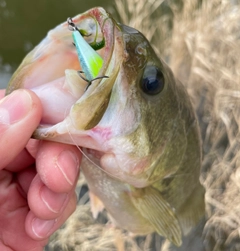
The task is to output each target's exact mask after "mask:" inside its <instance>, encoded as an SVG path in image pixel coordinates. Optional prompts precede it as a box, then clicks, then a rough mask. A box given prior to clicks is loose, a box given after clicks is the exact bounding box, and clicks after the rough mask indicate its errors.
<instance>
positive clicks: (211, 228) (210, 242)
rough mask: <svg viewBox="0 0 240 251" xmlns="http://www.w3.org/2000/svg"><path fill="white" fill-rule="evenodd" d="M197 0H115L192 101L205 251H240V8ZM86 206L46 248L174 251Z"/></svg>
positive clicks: (228, 0)
mask: <svg viewBox="0 0 240 251" xmlns="http://www.w3.org/2000/svg"><path fill="white" fill-rule="evenodd" d="M176 2H177V3H178V4H176ZM199 2H200V1H195V0H185V1H184V4H183V2H181V1H162V0H151V1H150V0H149V1H145V0H142V1H141V0H133V1H127V0H122V1H120V0H116V5H117V9H118V11H119V13H120V16H121V17H122V21H123V23H125V24H129V25H130V26H132V27H135V28H136V29H139V30H140V31H142V33H143V34H145V35H146V37H147V38H148V39H149V40H150V41H152V43H153V45H154V48H155V49H156V50H157V52H158V53H159V55H160V56H161V57H163V58H164V59H165V60H166V61H167V62H168V63H169V64H170V66H171V67H172V69H173V72H174V73H175V75H176V77H177V78H179V79H180V80H181V81H182V82H183V83H184V85H185V86H186V88H187V90H188V92H189V94H190V96H191V97H192V101H193V104H194V107H195V109H196V112H197V115H198V118H199V123H200V128H201V134H202V142H203V154H204V158H203V167H202V175H201V181H202V183H203V185H204V187H205V188H206V215H207V223H206V225H205V228H204V232H203V236H204V243H205V245H206V250H209V251H210V250H240V238H239V230H240V193H239V191H240V167H239V165H240V154H239V153H240V151H239V150H240V137H239V126H240V109H239V107H240V27H239V26H240V3H239V2H238V1H233V0H232V1H231V0H225V1H224V0H222V1H220V0H211V1H210V0H202V1H201V2H202V3H201V4H199ZM159 7H160V8H159ZM157 8H158V10H156V9H157ZM150 16H151V17H152V18H153V20H150V18H149V17H150ZM81 182H82V183H81ZM81 182H80V183H79V184H80V187H81V186H82V184H83V182H84V181H83V180H81ZM85 196H87V195H85ZM83 204H84V203H82V202H80V204H79V206H78V209H77V211H76V213H75V214H74V215H73V216H72V218H70V219H69V221H68V222H67V223H66V225H65V226H64V228H62V229H61V230H59V231H58V232H57V233H56V234H55V236H54V237H53V238H52V242H51V243H50V244H49V247H48V250H119V251H122V250H162V251H163V250H175V249H169V248H168V247H167V245H164V244H163V243H164V241H163V239H162V238H160V237H158V236H154V235H153V236H150V235H149V236H147V237H146V238H132V237H131V236H130V235H129V234H128V233H126V232H123V231H121V230H119V229H114V228H112V227H111V226H109V225H105V222H104V221H103V220H101V219H98V221H96V222H94V221H93V219H92V217H91V215H90V211H89V205H88V204H86V205H83ZM102 219H104V217H103V218H102ZM193 241H194V240H193ZM54 247H55V248H54ZM176 250H180V249H176ZM195 250H200V249H198V248H197V247H196V249H195Z"/></svg>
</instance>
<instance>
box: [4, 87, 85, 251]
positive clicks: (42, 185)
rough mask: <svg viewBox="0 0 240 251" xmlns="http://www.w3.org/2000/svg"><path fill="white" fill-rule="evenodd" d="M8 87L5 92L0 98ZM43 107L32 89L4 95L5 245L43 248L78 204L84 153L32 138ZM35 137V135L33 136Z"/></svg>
mask: <svg viewBox="0 0 240 251" xmlns="http://www.w3.org/2000/svg"><path fill="white" fill-rule="evenodd" d="M3 95H4V91H2V90H1V91H0V99H1V98H2V97H3ZM41 115H42V107H41V103H40V101H39V99H38V97H37V96H36V95H35V94H34V93H33V92H31V91H27V90H17V91H14V92H13V93H11V94H10V95H8V96H7V97H4V98H2V99H1V100H0V250H3V251H5V250H6V251H9V250H14V251H18V250H19V251H22V250H25V251H29V250H35V251H40V250H43V247H44V246H45V245H46V244H47V242H48V238H49V236H50V235H51V234H52V233H53V232H54V231H56V230H57V229H58V228H59V227H60V226H61V225H62V224H63V223H64V222H65V220H66V219H67V218H68V217H69V216H70V215H71V213H72V212H73V211H74V210H75V207H76V195H75V185H76V182H77V178H78V174H79V163H80V161H81V153H80V152H79V150H78V149H77V148H76V147H74V146H70V145H64V144H60V143H53V142H41V141H37V140H33V139H30V137H31V135H32V133H33V131H34V129H35V128H36V127H37V125H38V124H39V121H40V119H41ZM29 139H30V140H29Z"/></svg>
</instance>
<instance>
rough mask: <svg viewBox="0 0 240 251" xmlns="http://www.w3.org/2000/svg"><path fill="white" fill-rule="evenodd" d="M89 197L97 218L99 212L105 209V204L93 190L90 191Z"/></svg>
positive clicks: (93, 213)
mask: <svg viewBox="0 0 240 251" xmlns="http://www.w3.org/2000/svg"><path fill="white" fill-rule="evenodd" d="M89 197H90V202H91V204H90V205H91V211H92V215H93V218H94V219H97V217H98V214H99V213H101V212H102V211H103V209H104V204H103V203H102V201H101V200H100V199H99V198H98V197H97V196H96V195H95V194H93V193H92V192H91V191H89Z"/></svg>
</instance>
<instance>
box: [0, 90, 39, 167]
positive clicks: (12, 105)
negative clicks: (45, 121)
mask: <svg viewBox="0 0 240 251" xmlns="http://www.w3.org/2000/svg"><path fill="white" fill-rule="evenodd" d="M41 115H42V106H41V102H40V100H39V99H38V97H37V96H36V94H34V93H33V92H31V91H29V90H23V89H19V90H16V91H14V92H13V93H11V94H9V95H8V96H6V97H4V98H3V99H1V100H0V159H1V161H0V169H2V168H4V167H5V166H6V165H7V164H8V163H9V162H11V161H12V160H13V159H14V158H15V157H16V156H17V155H18V154H19V153H20V152H21V151H22V150H23V149H24V147H25V146H26V144H27V142H28V140H29V139H30V137H31V135H32V133H33V131H34V130H35V129H36V127H37V126H38V124H39V122H40V119H41Z"/></svg>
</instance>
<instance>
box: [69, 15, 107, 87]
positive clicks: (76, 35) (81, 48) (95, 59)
mask: <svg viewBox="0 0 240 251" xmlns="http://www.w3.org/2000/svg"><path fill="white" fill-rule="evenodd" d="M67 21H68V24H69V29H70V30H71V31H72V32H73V33H72V37H73V41H74V45H75V46H76V49H77V54H78V60H79V62H80V64H81V67H82V71H81V73H84V74H85V78H83V77H82V76H81V77H82V78H83V79H85V80H86V81H88V82H89V85H90V84H91V82H92V81H93V80H95V79H98V78H97V76H98V74H99V72H100V70H101V68H102V65H103V58H102V57H101V56H100V55H99V54H98V53H97V52H96V51H95V50H94V49H100V48H102V47H103V46H104V42H102V43H100V44H97V43H96V44H95V43H93V44H88V43H87V42H86V41H85V39H84V38H83V36H84V35H85V34H84V31H81V30H79V29H78V28H77V27H76V25H75V24H74V23H73V21H72V19H71V18H68V20H67ZM96 45H97V46H98V47H96ZM104 77H105V76H104ZM100 78H103V77H100ZM89 85H88V86H89Z"/></svg>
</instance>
